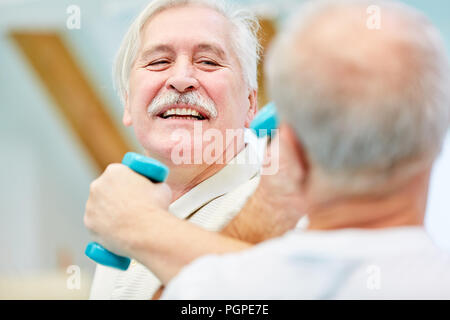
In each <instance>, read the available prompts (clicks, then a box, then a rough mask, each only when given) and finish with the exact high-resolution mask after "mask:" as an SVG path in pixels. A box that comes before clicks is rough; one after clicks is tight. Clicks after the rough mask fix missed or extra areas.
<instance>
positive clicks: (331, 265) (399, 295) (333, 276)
mask: <svg viewBox="0 0 450 320" xmlns="http://www.w3.org/2000/svg"><path fill="white" fill-rule="evenodd" d="M162 299H450V255H449V253H446V252H443V251H441V250H440V249H438V248H437V247H436V246H435V245H434V244H433V243H432V241H431V240H430V238H429V237H428V236H427V234H426V232H425V230H424V229H423V228H422V227H395V228H386V229H377V230H373V229H371V230H367V229H364V230H363V229H342V230H339V231H303V230H300V229H295V230H293V231H291V232H289V233H287V234H286V235H284V236H283V237H281V238H277V239H273V240H270V241H267V242H264V243H262V244H260V245H258V246H256V247H254V248H252V249H249V250H246V251H242V252H239V253H233V254H226V255H221V256H220V255H210V256H205V257H202V258H199V259H197V260H195V261H194V262H193V263H191V264H190V265H188V266H187V267H185V268H184V269H182V271H181V272H180V273H179V274H178V275H177V276H176V277H175V278H174V279H172V281H171V282H170V283H169V284H168V286H167V288H166V290H165V291H164V293H163V296H162Z"/></svg>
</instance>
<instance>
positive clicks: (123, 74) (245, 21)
mask: <svg viewBox="0 0 450 320" xmlns="http://www.w3.org/2000/svg"><path fill="white" fill-rule="evenodd" d="M190 4H198V5H204V6H206V7H209V8H212V9H214V10H216V11H217V12H219V13H221V14H222V15H223V16H225V17H226V18H227V19H228V20H229V21H230V23H231V25H232V30H231V32H232V37H231V39H232V44H231V45H232V48H233V50H234V51H235V54H236V56H237V58H238V61H239V64H240V67H241V70H242V76H243V80H244V81H245V83H246V84H247V86H248V87H249V89H257V88H258V82H257V66H258V60H259V55H260V45H259V43H258V38H257V32H258V29H259V23H258V20H257V18H256V17H255V16H254V15H253V14H252V13H251V12H250V11H248V10H246V9H243V8H239V7H237V6H236V5H233V4H231V3H229V2H226V1H224V0H223V1H220V0H153V1H151V2H150V3H149V4H148V5H147V6H146V7H145V8H144V10H143V11H142V12H141V13H140V14H139V15H138V16H137V18H136V19H135V20H134V21H133V23H132V24H131V26H130V27H129V29H128V31H127V33H126V35H125V37H124V39H123V41H122V44H121V46H120V48H119V51H118V53H117V56H116V61H115V64H114V69H113V79H114V86H115V88H116V90H117V92H118V95H119V97H120V99H121V101H122V103H124V101H125V95H126V93H127V92H128V82H129V77H130V71H131V68H132V66H133V64H134V62H135V60H136V58H137V54H138V51H139V48H140V44H141V41H140V40H141V39H140V38H141V31H142V28H143V26H144V24H145V23H146V22H147V21H148V20H149V19H150V18H151V17H152V16H153V15H155V14H156V13H159V12H161V11H163V10H166V9H169V8H172V7H175V6H183V5H190Z"/></svg>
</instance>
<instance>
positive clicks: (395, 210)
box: [308, 171, 429, 230]
mask: <svg viewBox="0 0 450 320" xmlns="http://www.w3.org/2000/svg"><path fill="white" fill-rule="evenodd" d="M428 180H429V171H428V172H423V173H422V174H420V175H417V176H416V177H415V178H413V179H411V180H410V181H408V183H406V184H404V185H402V186H401V187H399V188H398V189H396V190H395V191H394V192H391V193H389V194H381V195H377V196H358V197H356V196H354V197H347V198H340V199H337V200H333V201H330V202H328V203H325V204H320V205H317V206H315V207H314V206H313V207H311V208H310V209H309V212H308V219H309V226H308V229H310V230H332V229H344V228H362V229H375V228H388V227H399V226H420V225H423V221H424V216H425V210H426V202H427V194H428Z"/></svg>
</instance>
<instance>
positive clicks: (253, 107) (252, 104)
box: [245, 89, 258, 128]
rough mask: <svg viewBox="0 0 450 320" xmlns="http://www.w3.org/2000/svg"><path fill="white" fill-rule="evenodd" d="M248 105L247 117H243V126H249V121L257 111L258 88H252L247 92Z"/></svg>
mask: <svg viewBox="0 0 450 320" xmlns="http://www.w3.org/2000/svg"><path fill="white" fill-rule="evenodd" d="M248 102H249V107H248V110H247V117H246V118H245V127H246V128H249V127H250V123H251V122H252V120H253V118H254V117H255V115H256V113H257V112H258V90H256V89H252V90H250V92H249V94H248Z"/></svg>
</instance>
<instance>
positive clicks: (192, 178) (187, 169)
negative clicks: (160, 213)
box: [166, 144, 245, 202]
mask: <svg viewBox="0 0 450 320" xmlns="http://www.w3.org/2000/svg"><path fill="white" fill-rule="evenodd" d="M244 148H245V144H242V145H240V146H239V147H238V148H237V150H236V152H233V153H231V152H227V150H225V151H224V155H223V159H224V160H223V161H220V162H215V163H212V164H198V165H195V164H193V165H188V166H177V165H174V166H172V167H169V169H170V173H169V176H168V178H167V181H166V183H167V184H168V185H169V187H170V188H171V190H172V202H173V201H175V200H177V199H178V198H180V197H181V196H182V195H184V194H185V193H187V192H188V191H190V190H191V189H192V188H194V187H195V186H196V185H198V184H200V183H201V182H203V181H205V180H206V179H208V178H210V177H212V176H213V175H215V174H216V173H217V172H219V171H220V170H222V169H223V168H224V167H225V166H226V165H227V164H228V162H230V161H231V160H232V159H233V158H234V157H236V156H237V155H238V154H239V153H240V152H241V151H242V150H243V149H244Z"/></svg>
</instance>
